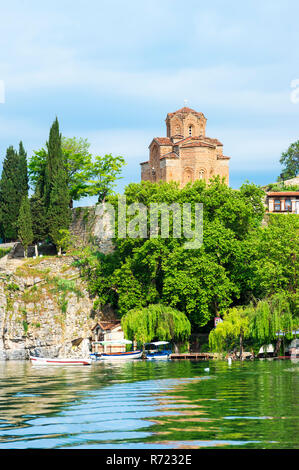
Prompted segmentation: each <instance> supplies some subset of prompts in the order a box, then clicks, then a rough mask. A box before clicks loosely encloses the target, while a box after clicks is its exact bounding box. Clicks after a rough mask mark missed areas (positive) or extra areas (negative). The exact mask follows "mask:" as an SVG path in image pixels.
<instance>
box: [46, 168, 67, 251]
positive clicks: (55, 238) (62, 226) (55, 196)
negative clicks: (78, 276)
mask: <svg viewBox="0 0 299 470" xmlns="http://www.w3.org/2000/svg"><path fill="white" fill-rule="evenodd" d="M69 200H70V198H69V191H68V188H67V182H66V174H65V170H64V168H63V167H62V168H60V169H59V170H58V172H57V174H56V175H55V179H54V181H53V186H52V190H51V193H50V202H49V208H48V212H47V216H48V230H49V236H50V238H51V240H52V242H53V243H54V245H56V248H57V252H58V255H61V248H62V244H63V238H64V235H63V233H62V232H61V231H62V230H68V229H69V225H70V222H71V210H70V207H69Z"/></svg>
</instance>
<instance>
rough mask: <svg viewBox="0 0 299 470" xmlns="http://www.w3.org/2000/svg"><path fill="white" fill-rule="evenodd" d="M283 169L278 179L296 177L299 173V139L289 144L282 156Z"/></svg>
mask: <svg viewBox="0 0 299 470" xmlns="http://www.w3.org/2000/svg"><path fill="white" fill-rule="evenodd" d="M280 163H281V164H282V166H283V170H282V172H281V174H280V176H279V178H278V180H287V179H290V178H295V176H297V175H298V174H299V140H297V141H296V142H294V143H293V144H291V145H290V146H289V148H288V149H287V151H286V152H283V153H282V155H281V158H280Z"/></svg>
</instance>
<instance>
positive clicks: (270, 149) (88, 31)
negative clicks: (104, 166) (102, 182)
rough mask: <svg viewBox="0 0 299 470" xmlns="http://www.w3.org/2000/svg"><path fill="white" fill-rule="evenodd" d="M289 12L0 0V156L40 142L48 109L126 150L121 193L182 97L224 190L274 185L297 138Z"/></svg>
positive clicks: (174, 3) (163, 2)
mask: <svg viewBox="0 0 299 470" xmlns="http://www.w3.org/2000/svg"><path fill="white" fill-rule="evenodd" d="M298 17H299V3H298V2H297V1H295V0H289V1H288V0H283V1H282V0H277V1H275V0H271V1H268V0H263V1H262V2H261V1H255V0H252V1H250V2H239V1H229V0H227V1H220V0H218V1H213V0H212V1H210V2H206V1H201V0H196V1H195V0H189V1H188V2H181V1H178V0H150V1H147V0H138V1H136V0H128V1H126V2H125V1H121V0H109V1H106V0H96V1H95V0H87V1H81V0H72V1H69V0H60V1H56V0H51V1H45V2H40V1H35V0H27V1H26V2H24V1H17V0H11V1H10V2H5V3H4V2H1V4H0V31H1V35H0V83H1V80H3V81H4V84H5V102H4V103H0V159H1V161H2V160H3V157H4V155H5V150H6V148H7V146H8V145H14V146H17V145H18V142H19V140H20V139H22V140H23V143H24V145H25V148H26V150H27V152H28V155H29V156H30V155H31V153H32V151H33V150H34V149H39V148H40V147H41V146H43V145H44V144H45V142H46V140H47V138H48V133H49V128H50V125H51V124H52V122H53V120H54V119H55V116H56V115H57V116H58V119H59V122H60V126H61V131H62V133H63V135H65V136H70V137H72V136H78V137H84V138H88V140H89V141H90V143H91V150H92V152H93V153H94V154H100V155H101V154H104V153H113V154H115V155H116V154H119V155H123V156H124V157H125V159H126V161H127V163H128V164H127V166H126V168H125V170H124V172H123V176H124V178H123V179H122V180H121V182H120V183H119V185H118V188H117V189H118V190H119V191H122V189H123V187H124V185H125V184H127V183H128V182H132V181H140V166H139V163H140V162H142V161H145V160H147V158H148V145H149V144H150V142H151V139H152V138H153V137H154V136H164V135H165V134H166V129H165V122H164V120H165V117H166V114H167V113H168V112H173V111H175V110H176V109H179V108H181V107H182V106H184V100H185V99H187V100H188V106H190V107H191V108H194V109H196V110H197V111H202V112H203V113H204V114H205V116H206V117H207V119H208V122H207V135H208V136H210V137H216V138H218V139H219V140H221V141H222V142H223V144H224V154H225V155H229V156H231V163H230V184H231V186H232V187H234V188H238V187H239V186H240V185H241V184H242V182H244V181H245V180H246V179H248V180H250V181H253V182H255V183H257V184H266V183H268V182H272V181H274V180H275V179H276V177H277V175H278V174H279V172H280V164H279V158H280V155H281V152H282V151H284V150H286V149H287V147H288V146H289V144H290V143H291V142H294V141H295V140H298V138H299V136H298V118H299V103H297V104H296V103H293V102H292V101H291V99H290V95H291V91H292V89H291V81H292V80H296V79H298V78H299V61H298V59H299V47H298V45H299V28H298ZM0 101H1V85H0ZM85 202H86V201H83V202H82V204H84V203H85ZM87 202H88V201H87Z"/></svg>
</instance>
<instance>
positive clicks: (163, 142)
mask: <svg viewBox="0 0 299 470" xmlns="http://www.w3.org/2000/svg"><path fill="white" fill-rule="evenodd" d="M153 140H155V141H156V142H157V143H158V144H159V145H169V146H171V147H172V146H173V142H172V141H171V140H170V138H169V137H154V138H153Z"/></svg>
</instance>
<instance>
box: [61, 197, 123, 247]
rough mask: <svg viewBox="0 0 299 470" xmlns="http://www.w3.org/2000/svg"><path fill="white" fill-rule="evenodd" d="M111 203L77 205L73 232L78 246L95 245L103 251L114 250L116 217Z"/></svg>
mask: <svg viewBox="0 0 299 470" xmlns="http://www.w3.org/2000/svg"><path fill="white" fill-rule="evenodd" d="M109 210H110V211H111V210H112V212H113V209H111V206H110V205H109V204H106V205H105V204H104V203H103V204H97V205H96V206H90V207H76V208H74V209H73V211H72V223H71V227H70V230H71V233H72V238H73V240H75V241H76V245H77V246H86V245H93V246H94V247H96V248H97V249H98V250H99V251H100V252H102V253H105V254H107V253H110V252H111V251H113V242H112V238H113V236H114V225H115V220H114V219H115V217H114V214H113V213H111V212H109Z"/></svg>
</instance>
